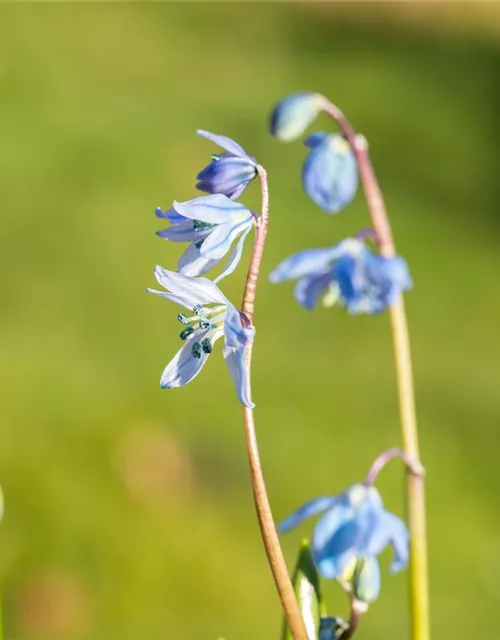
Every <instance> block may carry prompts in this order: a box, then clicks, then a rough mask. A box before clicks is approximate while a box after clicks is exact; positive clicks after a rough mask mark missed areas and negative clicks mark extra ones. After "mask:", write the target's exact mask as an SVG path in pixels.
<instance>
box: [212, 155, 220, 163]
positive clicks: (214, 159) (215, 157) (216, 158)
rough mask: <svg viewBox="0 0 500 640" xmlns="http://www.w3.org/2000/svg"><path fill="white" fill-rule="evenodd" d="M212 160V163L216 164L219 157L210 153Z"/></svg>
mask: <svg viewBox="0 0 500 640" xmlns="http://www.w3.org/2000/svg"><path fill="white" fill-rule="evenodd" d="M212 160H213V161H214V162H217V161H218V160H220V156H219V155H218V154H217V153H212Z"/></svg>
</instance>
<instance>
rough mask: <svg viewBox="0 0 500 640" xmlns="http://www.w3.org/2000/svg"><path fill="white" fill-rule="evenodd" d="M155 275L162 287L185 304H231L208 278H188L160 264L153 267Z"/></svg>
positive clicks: (191, 305) (192, 305)
mask: <svg viewBox="0 0 500 640" xmlns="http://www.w3.org/2000/svg"><path fill="white" fill-rule="evenodd" d="M155 276H156V279H157V280H158V282H159V283H160V284H161V286H162V287H165V289H167V290H168V291H171V292H172V294H174V295H175V296H178V297H179V298H182V299H183V300H184V301H185V306H188V307H189V306H190V307H191V308H193V307H195V306H196V305H197V304H212V303H216V302H217V303H219V304H226V305H229V304H231V303H230V302H229V300H228V299H227V298H226V296H225V295H224V294H223V293H222V291H221V290H220V289H219V287H218V286H217V285H216V284H214V283H213V282H212V281H211V280H209V279H208V278H189V277H188V276H184V275H182V274H180V273H175V271H169V270H168V269H164V268H163V267H161V266H159V265H158V266H157V267H156V269H155Z"/></svg>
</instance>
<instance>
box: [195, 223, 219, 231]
mask: <svg viewBox="0 0 500 640" xmlns="http://www.w3.org/2000/svg"><path fill="white" fill-rule="evenodd" d="M213 226H214V225H213V224H212V223H210V222H202V221H201V220H193V229H194V230H195V231H205V229H211V228H212V227H213Z"/></svg>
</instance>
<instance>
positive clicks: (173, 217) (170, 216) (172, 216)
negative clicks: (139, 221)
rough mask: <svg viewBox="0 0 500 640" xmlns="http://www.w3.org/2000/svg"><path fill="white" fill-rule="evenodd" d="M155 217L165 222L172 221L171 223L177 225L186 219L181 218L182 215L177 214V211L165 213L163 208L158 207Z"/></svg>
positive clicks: (170, 210) (171, 210)
mask: <svg viewBox="0 0 500 640" xmlns="http://www.w3.org/2000/svg"><path fill="white" fill-rule="evenodd" d="M155 215H156V217H157V218H162V219H164V220H170V222H172V223H174V224H176V223H177V222H182V221H183V220H185V219H186V218H185V217H184V216H181V215H180V213H177V211H176V210H175V209H167V210H166V211H163V210H162V209H161V207H158V208H157V209H156V211H155Z"/></svg>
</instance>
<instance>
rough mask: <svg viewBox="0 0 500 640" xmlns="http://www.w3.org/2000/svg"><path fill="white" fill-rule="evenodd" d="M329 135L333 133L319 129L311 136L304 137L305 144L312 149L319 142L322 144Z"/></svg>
mask: <svg viewBox="0 0 500 640" xmlns="http://www.w3.org/2000/svg"><path fill="white" fill-rule="evenodd" d="M329 135H331V134H330V133H325V132H324V131H317V132H316V133H311V135H310V136H307V138H304V144H305V145H306V147H310V148H311V149H313V148H314V147H317V146H318V144H321V143H322V142H323V141H324V140H325V138H327V137H328V136H329Z"/></svg>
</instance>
